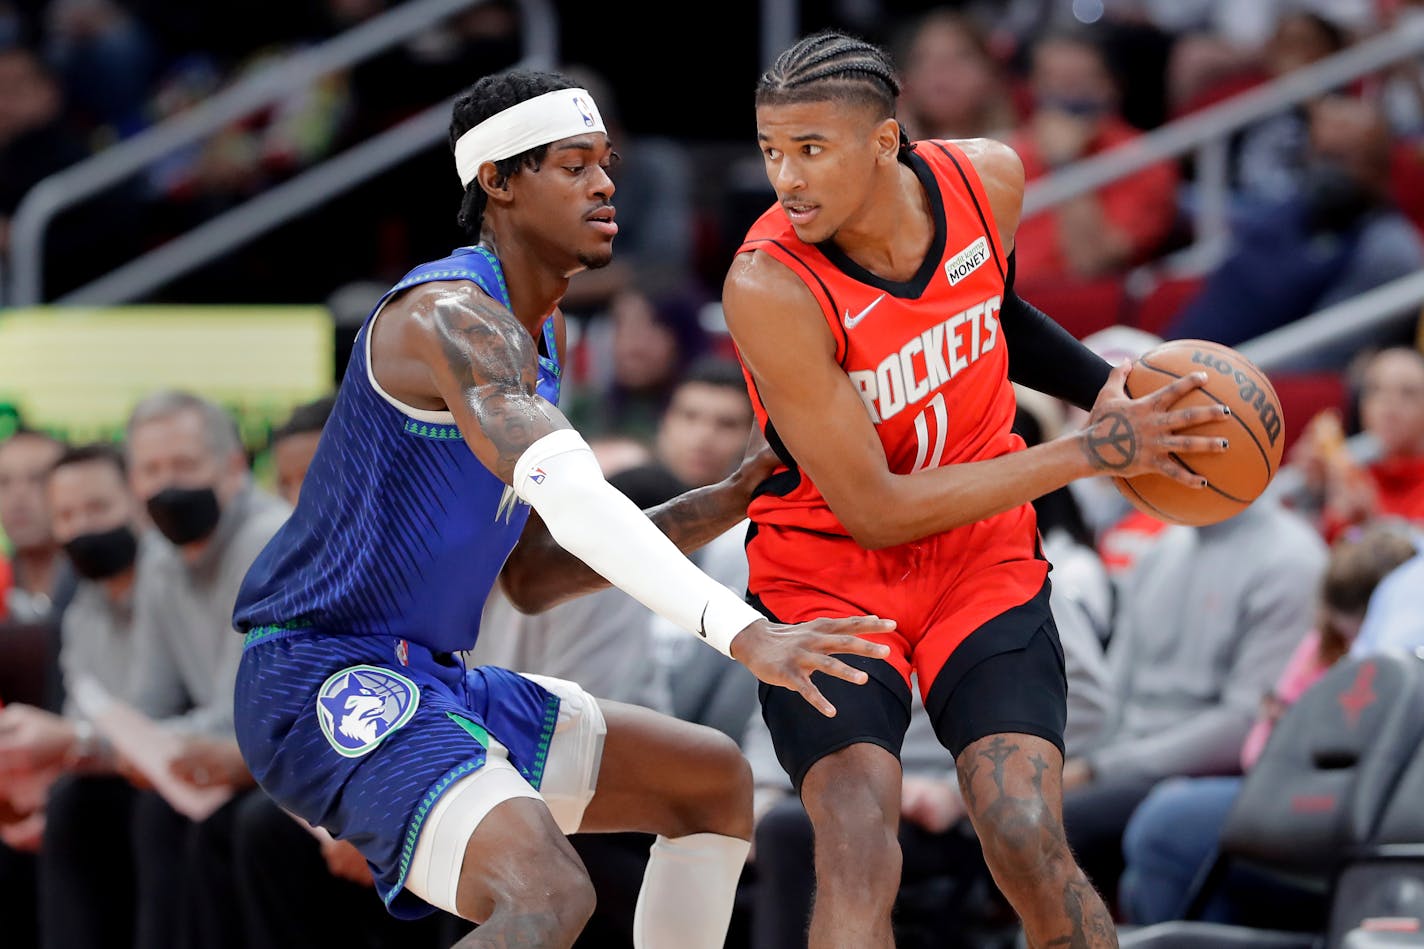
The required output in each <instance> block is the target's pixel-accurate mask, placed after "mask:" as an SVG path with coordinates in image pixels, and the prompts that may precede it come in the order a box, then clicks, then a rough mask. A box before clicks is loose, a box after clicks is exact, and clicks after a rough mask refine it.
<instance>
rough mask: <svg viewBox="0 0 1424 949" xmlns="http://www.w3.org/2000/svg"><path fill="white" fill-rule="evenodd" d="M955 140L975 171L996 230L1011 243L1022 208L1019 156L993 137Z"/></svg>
mask: <svg viewBox="0 0 1424 949" xmlns="http://www.w3.org/2000/svg"><path fill="white" fill-rule="evenodd" d="M955 144H956V145H958V146H959V148H960V150H961V151H963V152H964V154H965V157H967V158H968V159H969V162H970V164H972V165H973V166H974V170H975V171H976V172H978V174H979V181H980V182H981V183H982V184H983V185H984V193H985V195H986V196H988V198H989V205H990V207H991V208H992V209H993V212H994V220H995V222H996V223H997V224H998V227H999V231H1000V234H1001V235H1002V236H1003V238H1004V240H1005V243H1008V244H1012V236H1013V234H1014V232H1015V231H1017V230H1018V225H1019V216H1020V214H1021V213H1022V211H1023V194H1024V166H1023V160H1022V159H1020V158H1019V154H1018V152H1016V151H1014V150H1013V148H1012V147H1011V146H1009V145H1008V144H1006V143H1004V142H1001V141H999V140H997V139H992V138H967V139H961V140H960V141H957V142H955Z"/></svg>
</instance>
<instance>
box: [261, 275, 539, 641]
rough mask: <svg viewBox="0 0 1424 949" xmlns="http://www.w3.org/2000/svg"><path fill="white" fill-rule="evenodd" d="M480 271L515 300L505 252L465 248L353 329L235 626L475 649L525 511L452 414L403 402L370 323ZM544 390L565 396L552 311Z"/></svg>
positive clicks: (412, 278)
mask: <svg viewBox="0 0 1424 949" xmlns="http://www.w3.org/2000/svg"><path fill="white" fill-rule="evenodd" d="M435 280H473V281H474V282H475V283H477V284H478V285H479V286H480V287H481V288H482V289H483V290H484V291H485V292H486V293H488V294H489V295H490V296H491V297H492V298H494V299H495V300H498V301H499V302H500V303H503V304H504V305H505V306H509V291H508V288H507V287H506V286H505V282H504V271H503V269H502V268H501V267H500V263H499V260H498V259H497V258H496V257H495V256H494V255H493V254H492V253H490V252H489V251H487V250H486V249H485V248H483V247H462V248H460V249H459V250H456V251H455V252H454V253H453V254H451V255H450V256H449V257H446V258H444V259H443V260H437V261H434V262H431V263H427V264H422V265H421V266H419V267H416V268H415V269H414V270H412V271H411V272H410V273H408V274H406V276H405V277H404V278H403V279H402V280H401V281H400V283H398V284H396V285H395V286H394V287H392V288H391V289H390V290H389V291H387V292H386V294H385V296H383V297H382V298H381V300H380V302H379V303H377V305H376V307H375V309H374V310H373V311H372V313H371V315H370V316H368V317H367V318H366V322H365V324H364V325H363V326H362V327H361V330H360V332H358V333H357V335H356V342H355V346H354V348H353V351H352V354H351V360H350V363H349V364H348V365H347V369H346V374H345V376H344V378H343V379H342V381H341V386H340V388H339V389H338V391H337V396H336V404H335V406H334V408H333V409H332V413H331V417H330V418H329V420H328V421H327V423H326V427H325V428H324V429H323V431H322V434H321V439H320V441H319V443H318V446H317V451H316V456H315V457H314V458H313V459H312V463H311V467H310V468H309V469H308V471H307V474H306V478H305V479H304V480H303V481H302V490H301V495H300V498H299V500H298V503H297V506H296V509H295V510H294V511H293V512H292V515H291V518H290V519H289V520H288V521H287V522H286V523H285V524H284V525H283V526H282V528H281V529H280V530H279V531H278V532H277V534H276V536H274V537H273V538H272V540H271V542H270V543H268V545H267V547H266V548H265V549H264V550H263V551H262V553H261V554H260V555H258V557H257V559H256V561H255V562H254V563H253V565H252V568H251V569H250V570H249V571H248V573H247V577H246V579H245V580H244V581H243V584H242V589H241V590H240V591H239V592H238V597H237V605H236V609H235V610H234V615H233V623H234V625H235V626H236V627H237V629H238V631H239V632H244V633H245V632H248V631H250V630H253V629H257V628H261V627H286V628H302V629H312V630H316V631H319V632H323V633H335V634H351V635H361V636H370V635H376V636H380V635H387V636H394V637H397V638H400V639H406V640H409V641H411V642H414V643H420V644H423V645H425V646H427V647H429V648H430V649H432V650H434V651H436V652H457V651H460V650H464V649H469V648H470V647H471V646H473V645H474V642H475V638H476V637H477V636H478V635H479V623H480V613H481V611H482V610H483V608H484V605H485V599H486V598H487V597H488V596H489V592H490V589H491V588H492V587H493V585H494V582H495V579H496V577H497V576H498V575H499V571H500V569H501V568H502V567H503V566H504V561H505V559H506V558H507V557H508V556H509V552H510V550H512V549H513V547H514V544H515V542H516V541H517V540H518V539H519V534H520V531H521V530H522V529H523V527H524V523H525V521H526V520H527V519H528V517H529V508H528V507H527V506H526V505H525V504H524V503H523V502H521V501H519V500H518V499H517V498H516V497H515V495H514V492H513V490H512V489H511V488H509V487H507V486H506V485H505V484H504V483H503V482H502V481H500V480H499V479H498V478H497V477H495V476H494V475H493V474H491V473H490V471H489V470H488V469H487V468H485V466H484V465H482V464H481V463H480V461H479V459H477V458H476V457H475V455H474V453H473V452H472V451H470V449H469V447H468V446H467V445H466V444H465V442H464V440H463V438H462V437H461V435H460V430H459V429H458V428H457V427H456V425H455V421H454V418H453V417H452V416H451V414H450V413H449V412H433V411H425V410H420V409H415V408H412V407H410V406H406V405H403V404H401V403H399V402H397V401H396V400H395V399H394V398H392V397H391V396H390V395H388V394H387V393H386V392H385V391H384V390H382V389H381V388H380V386H379V385H378V384H377V382H376V378H375V374H374V373H373V372H372V371H371V345H370V339H371V328H372V326H373V325H374V324H375V321H376V319H377V318H378V317H379V314H380V312H381V308H382V307H383V306H384V305H385V304H386V302H387V301H388V300H389V299H390V298H391V297H392V296H394V295H395V294H397V293H399V292H401V291H403V290H407V289H409V288H411V287H414V286H416V285H417V284H421V283H426V282H429V281H435ZM539 348H540V356H539V394H540V395H541V396H543V397H544V398H545V399H547V400H548V401H550V402H553V403H557V402H558V400H559V362H558V359H559V354H558V353H557V352H556V351H555V345H554V320H553V319H552V318H550V319H548V320H547V321H545V324H544V330H543V333H542V342H541V344H540V347H539Z"/></svg>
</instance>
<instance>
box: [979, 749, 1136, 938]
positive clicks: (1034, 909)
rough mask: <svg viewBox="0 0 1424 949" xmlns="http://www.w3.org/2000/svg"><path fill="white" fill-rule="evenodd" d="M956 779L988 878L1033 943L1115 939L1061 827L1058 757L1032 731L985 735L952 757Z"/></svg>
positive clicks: (1113, 929) (1099, 900)
mask: <svg viewBox="0 0 1424 949" xmlns="http://www.w3.org/2000/svg"><path fill="white" fill-rule="evenodd" d="M957 764H958V770H959V785H960V787H961V788H962V789H963V792H964V801H965V803H966V805H968V809H969V817H970V820H971V821H973V823H974V829H975V831H977V832H978V834H979V840H980V842H981V843H982V845H983V847H984V859H985V861H986V862H987V863H988V865H989V871H990V872H991V873H992V874H993V876H994V882H996V883H997V884H998V885H999V889H1000V890H1001V891H1002V892H1003V894H1004V896H1005V897H1006V898H1007V899H1008V900H1009V902H1010V903H1011V904H1013V907H1014V909H1015V910H1016V911H1017V912H1018V914H1019V917H1020V918H1021V919H1022V920H1023V923H1024V930H1025V932H1026V934H1027V936H1028V942H1029V945H1030V946H1032V947H1033V949H1048V947H1064V949H1103V947H1115V946H1117V929H1116V926H1115V925H1114V924H1113V920H1112V917H1111V915H1110V914H1109V913H1108V910H1107V907H1106V906H1105V905H1104V903H1103V900H1102V897H1101V896H1099V895H1098V893H1097V891H1096V890H1094V889H1093V887H1092V884H1090V883H1089V882H1088V879H1087V877H1086V876H1084V875H1083V871H1082V869H1081V868H1079V866H1078V864H1077V861H1076V860H1074V858H1073V855H1072V853H1071V852H1070V851H1069V849H1068V841H1067V838H1066V837H1065V836H1064V833H1063V785H1062V775H1063V756H1062V755H1061V754H1060V753H1059V751H1058V749H1057V748H1056V747H1054V746H1053V744H1051V743H1050V742H1047V741H1045V740H1043V739H1042V738H1038V737H1035V736H1032V735H1017V734H1009V735H990V736H989V737H987V738H982V739H980V740H979V741H976V742H975V743H973V744H972V745H970V746H969V747H968V748H966V749H964V751H963V752H962V753H961V754H960V756H959V759H958V762H957Z"/></svg>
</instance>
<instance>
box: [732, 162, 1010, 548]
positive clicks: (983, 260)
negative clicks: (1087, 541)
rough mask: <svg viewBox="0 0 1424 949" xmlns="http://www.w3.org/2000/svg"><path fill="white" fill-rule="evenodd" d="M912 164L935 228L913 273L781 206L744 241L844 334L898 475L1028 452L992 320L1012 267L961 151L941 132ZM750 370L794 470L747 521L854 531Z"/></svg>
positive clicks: (854, 376) (841, 341)
mask: <svg viewBox="0 0 1424 949" xmlns="http://www.w3.org/2000/svg"><path fill="white" fill-rule="evenodd" d="M906 160H907V161H908V162H909V165H910V167H911V168H913V169H914V171H915V174H916V175H917V176H918V177H919V179H920V183H921V184H922V185H923V186H924V189H925V192H926V194H927V196H928V199H929V207H930V213H931V215H933V217H934V225H935V236H934V240H933V242H932V244H931V245H930V249H929V252H928V253H927V254H926V255H925V260H924V262H923V264H922V265H921V266H920V269H919V271H918V272H917V273H916V274H915V275H914V276H913V277H912V278H911V279H910V280H908V281H905V282H895V281H890V280H885V279H882V278H880V277H878V276H876V275H875V274H872V273H870V272H869V271H867V270H865V269H864V268H863V267H861V266H859V265H858V264H856V263H855V262H854V261H853V260H851V259H850V258H849V257H847V256H846V255H845V254H844V253H842V252H841V251H840V249H839V248H838V247H836V246H835V245H834V244H833V243H832V242H830V241H827V242H825V243H822V244H819V245H814V246H813V245H810V244H806V243H803V242H802V241H801V240H800V239H798V238H797V236H796V232H795V231H794V230H793V229H792V227H791V224H790V222H789V221H788V220H787V218H786V215H785V213H784V212H783V211H782V209H781V207H780V205H773V206H772V207H771V208H770V209H769V210H767V211H766V213H764V214H763V215H762V216H761V217H760V218H759V219H758V220H757V222H756V223H755V224H753V225H752V227H751V229H750V230H749V231H748V232H747V236H746V239H745V240H744V241H743V243H742V245H741V247H740V248H739V250H738V253H744V252H748V251H753V250H756V251H761V252H762V253H764V254H770V255H771V256H773V257H775V258H776V259H777V260H779V261H781V262H782V263H783V264H785V265H786V266H787V267H789V268H790V269H791V271H792V272H793V273H795V274H796V275H797V276H798V277H800V278H801V280H802V281H803V282H804V283H805V284H806V286H807V288H808V289H810V291H811V293H812V295H813V296H814V297H815V298H816V300H817V302H818V303H819V304H820V307H821V314H822V316H824V317H825V319H826V324H827V326H829V327H830V331H831V335H832V336H833V337H834V338H835V340H836V359H837V360H838V361H839V362H840V364H841V366H842V367H843V368H844V369H845V371H846V374H847V375H848V376H850V379H851V382H852V383H853V384H854V385H855V388H856V390H857V391H858V392H859V394H860V398H861V401H862V402H863V403H864V405H865V411H866V413H867V414H868V415H869V416H870V419H871V421H872V422H874V423H875V428H876V431H877V432H878V433H879V435H880V441H881V444H883V445H884V446H885V457H886V459H887V460H888V462H889V466H890V470H891V471H894V472H896V473H899V474H909V473H911V472H914V471H920V470H923V469H926V468H935V467H939V466H941V465H949V464H957V463H961V462H968V461H981V460H984V459H987V458H993V457H997V456H999V455H1003V454H1005V453H1007V452H1010V451H1016V450H1019V449H1021V448H1023V447H1024V442H1023V440H1022V439H1021V438H1019V436H1018V435H1016V434H1014V433H1013V432H1012V431H1011V430H1010V429H1011V426H1012V425H1013V421H1014V408H1015V403H1014V392H1013V387H1012V385H1011V384H1010V382H1009V377H1008V367H1009V359H1008V348H1007V346H1006V345H1005V342H1004V338H1003V334H1002V333H1001V332H1000V328H999V320H998V313H999V308H1000V305H1001V304H1002V302H1003V297H1004V274H1005V269H1006V267H1007V263H1006V261H1005V259H1004V254H1003V248H1002V247H1000V246H999V236H998V232H997V231H996V230H995V226H994V219H993V213H992V212H991V210H990V208H989V201H988V198H987V197H986V195H985V192H984V188H983V185H982V184H981V183H980V181H979V176H978V174H977V173H976V172H975V170H974V166H973V165H972V164H971V163H970V162H969V159H968V158H967V157H966V156H965V154H964V152H962V151H961V150H960V149H959V148H958V147H957V146H956V145H954V144H952V143H950V142H947V141H938V140H930V141H922V142H919V143H918V144H917V145H916V148H915V150H914V151H912V152H910V153H909V154H908V155H907V156H906ZM743 372H744V373H745V374H746V376H747V382H748V390H749V392H750V394H751V397H752V404H753V407H754V408H755V411H756V417H757V422H758V424H759V425H761V427H762V430H763V431H764V432H765V433H766V436H767V440H768V441H769V442H770V443H771V445H772V446H773V447H774V448H775V449H776V450H777V452H778V453H779V454H780V455H781V457H782V460H783V461H784V462H786V463H787V465H788V466H787V468H785V469H783V470H778V472H777V474H776V475H773V477H772V479H771V481H770V482H769V483H768V485H767V488H769V489H771V490H768V491H765V492H764V493H762V494H761V495H760V496H758V497H757V498H756V499H755V500H753V501H752V504H751V506H750V508H749V510H748V514H749V516H750V517H751V519H752V521H753V522H756V523H760V524H767V525H779V526H784V527H794V528H801V529H805V530H814V531H820V532H823V533H830V534H840V535H847V536H848V535H849V531H847V530H846V529H845V527H844V526H842V525H841V523H840V521H839V520H838V519H837V518H836V516H835V514H834V513H833V512H832V511H831V509H830V507H829V506H828V505H827V504H826V501H825V499H824V498H822V497H821V493H820V491H818V490H817V488H816V486H815V484H813V483H812V482H811V480H810V478H809V477H807V476H806V474H805V473H804V472H800V471H798V470H797V469H796V468H795V466H794V461H793V459H791V458H790V456H789V454H788V453H787V451H786V449H785V446H784V445H783V444H782V442H781V440H780V438H779V437H778V436H777V435H776V431H775V422H774V420H772V419H769V418H768V417H767V412H766V408H765V406H763V405H762V402H761V399H760V397H759V394H758V393H757V391H756V385H755V382H754V381H753V380H752V377H751V373H750V371H748V370H747V369H746V368H745V366H744V367H743ZM1029 513H1030V517H1029V523H1030V524H1032V523H1034V520H1033V519H1032V517H1031V509H1030V512H1029ZM1030 532H1032V528H1030ZM1030 536H1032V533H1030Z"/></svg>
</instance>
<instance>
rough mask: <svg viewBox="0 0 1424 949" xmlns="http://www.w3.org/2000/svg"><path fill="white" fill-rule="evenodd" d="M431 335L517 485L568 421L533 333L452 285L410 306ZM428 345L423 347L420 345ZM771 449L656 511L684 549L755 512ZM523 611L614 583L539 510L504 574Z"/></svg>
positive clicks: (481, 452) (470, 429)
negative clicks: (567, 544) (522, 467)
mask: <svg viewBox="0 0 1424 949" xmlns="http://www.w3.org/2000/svg"><path fill="white" fill-rule="evenodd" d="M409 308H410V312H411V313H412V314H413V315H414V316H415V317H416V320H415V321H414V322H415V323H416V325H417V326H418V327H419V328H420V329H421V330H422V332H420V334H419V337H418V338H419V339H420V340H422V341H423V344H424V345H423V346H421V347H420V350H419V351H421V352H422V355H423V356H424V360H423V361H424V362H425V364H426V365H427V366H429V372H430V376H431V378H432V380H433V382H434V384H435V388H436V390H437V391H438V393H439V394H440V397H441V399H442V401H444V403H445V404H446V405H447V406H448V407H449V409H450V411H451V412H452V413H453V414H454V416H455V420H456V422H457V423H458V424H459V426H460V430H461V432H462V433H463V434H464V436H465V440H466V442H468V443H469V445H470V448H471V450H472V451H474V452H475V454H476V455H477V456H478V457H479V458H480V460H481V461H483V462H484V463H485V465H486V466H487V467H489V469H490V470H491V471H493V472H494V473H495V474H497V475H498V476H499V477H500V478H501V479H503V480H504V481H505V482H506V483H508V482H509V481H510V479H511V477H512V475H513V471H514V464H515V462H517V461H518V460H519V457H520V456H521V455H522V454H523V453H524V451H525V449H527V448H528V447H529V446H530V445H532V444H533V443H534V442H536V441H538V440H539V439H540V438H542V437H543V436H544V435H547V434H549V433H550V432H552V431H557V430H558V429H561V428H568V427H569V424H568V422H567V420H565V419H564V417H563V415H562V414H561V413H560V412H559V410H558V409H557V408H556V407H554V406H553V405H551V404H549V403H548V402H546V401H545V400H544V399H542V398H541V397H540V396H539V395H538V394H537V392H536V389H535V385H536V382H537V378H538V376H537V372H538V369H537V359H536V355H537V351H536V349H535V344H534V341H533V338H532V336H531V334H530V333H529V331H528V330H527V329H525V328H524V327H523V326H522V325H520V324H519V323H518V321H516V320H515V318H514V316H513V314H511V313H509V311H508V310H506V309H505V308H504V307H503V306H501V305H499V304H498V303H496V302H494V301H493V300H491V299H490V298H489V297H487V296H485V295H484V294H483V293H481V292H480V291H478V290H476V289H474V288H473V287H472V286H469V287H467V286H461V285H448V286H442V287H439V288H438V289H435V290H433V292H428V293H425V294H421V295H419V296H417V297H414V298H413V299H412V300H411V302H410V303H409ZM417 345H419V344H417ZM774 464H775V456H774V455H772V454H771V453H770V451H763V452H761V453H759V454H757V455H755V456H753V457H752V458H751V459H749V460H748V461H747V462H746V463H744V464H743V465H742V466H741V467H740V468H739V469H738V470H737V471H736V472H735V473H734V474H732V475H731V476H730V477H728V478H727V479H726V480H725V481H722V482H721V483H719V484H715V485H711V486H708V487H705V488H698V489H696V490H693V491H689V492H687V493H686V494H683V495H681V496H679V497H677V498H674V499H672V500H671V501H668V502H667V503H666V504H662V505H660V506H658V507H656V508H653V509H652V510H650V511H649V512H648V515H649V516H650V517H651V518H652V520H653V523H654V524H656V525H657V526H658V528H659V529H660V530H662V531H663V533H665V534H667V535H668V537H669V538H670V539H671V540H672V542H673V543H674V544H676V545H677V546H678V548H679V549H680V550H681V551H682V552H683V553H687V552H689V551H692V550H695V549H697V548H698V547H701V546H702V545H703V544H706V543H708V542H709V541H711V540H712V539H713V538H715V537H717V536H718V535H720V534H721V533H723V532H724V531H727V530H729V529H731V528H732V527H733V526H734V525H735V524H736V523H737V522H738V521H740V520H741V519H742V518H744V517H745V516H746V508H747V503H748V502H749V501H750V500H751V492H752V489H753V488H755V487H756V486H757V484H759V483H760V482H761V481H762V480H763V479H764V478H765V477H766V476H767V475H769V474H770V473H771V470H772V467H773V466H774ZM500 585H501V587H503V589H504V591H505V593H506V594H507V595H508V596H509V598H510V601H511V602H512V603H513V604H514V606H515V607H516V608H517V609H519V610H521V611H523V612H526V613H537V612H540V611H542V610H545V609H548V608H549V607H551V606H554V605H555V604H557V603H560V602H562V601H564V600H568V599H571V598H573V597H576V596H581V595H583V594H585V593H592V592H594V591H595V590H601V589H603V588H604V587H607V586H608V585H609V584H608V581H607V580H606V579H604V578H603V577H602V576H600V575H599V574H598V573H596V572H595V571H594V570H593V569H592V568H590V567H589V566H587V565H586V564H585V563H584V562H583V561H581V560H579V559H578V558H577V557H575V556H574V555H573V554H571V553H569V552H568V551H566V550H564V549H563V548H562V547H561V546H559V544H558V542H557V541H555V540H554V538H553V536H552V535H551V534H550V533H549V530H548V527H547V525H545V524H544V521H543V519H542V518H541V517H540V516H539V515H538V514H537V513H531V514H530V517H529V522H528V524H527V525H526V526H525V529H524V533H523V535H522V536H521V537H520V540H519V543H518V544H517V545H516V546H515V548H514V551H513V553H512V554H511V555H510V558H509V560H508V561H507V562H506V563H505V566H504V570H503V571H502V572H501V574H500Z"/></svg>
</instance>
